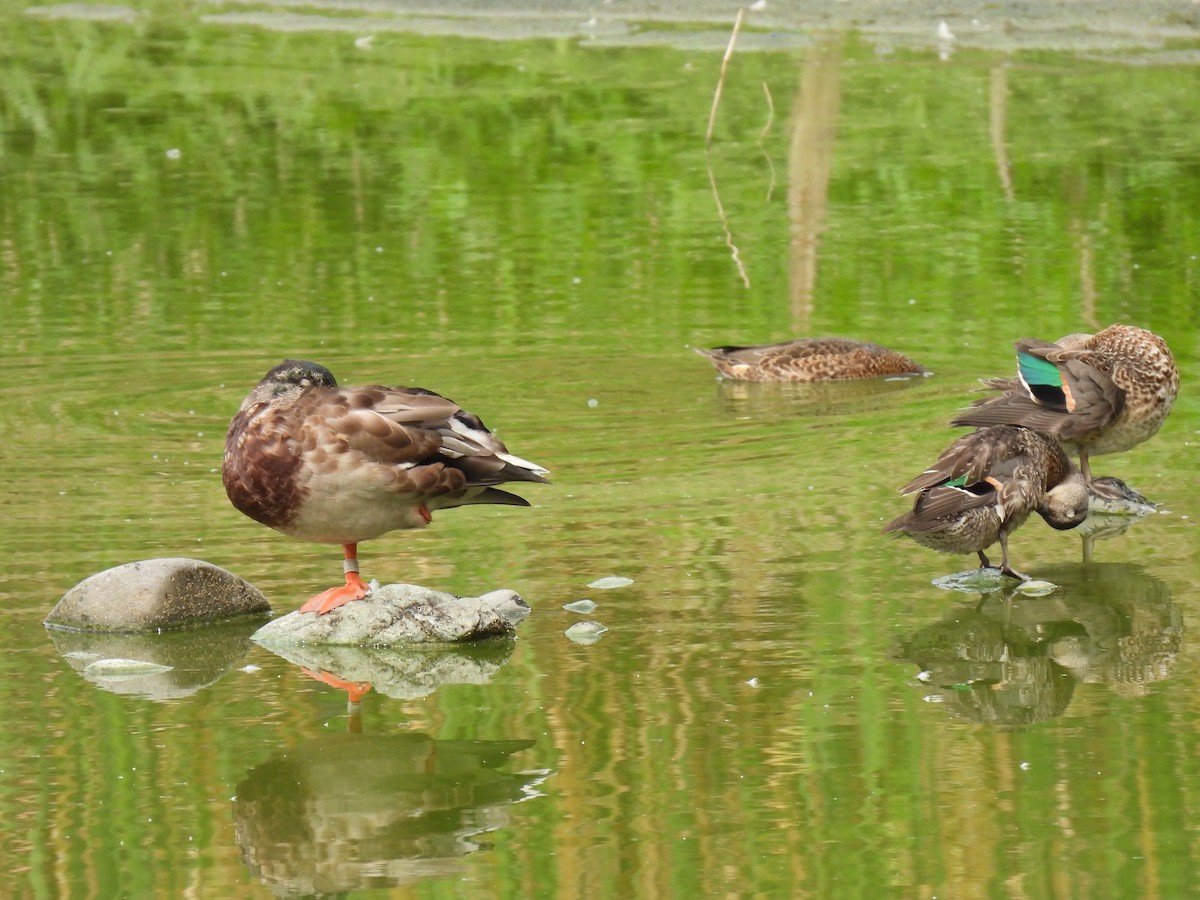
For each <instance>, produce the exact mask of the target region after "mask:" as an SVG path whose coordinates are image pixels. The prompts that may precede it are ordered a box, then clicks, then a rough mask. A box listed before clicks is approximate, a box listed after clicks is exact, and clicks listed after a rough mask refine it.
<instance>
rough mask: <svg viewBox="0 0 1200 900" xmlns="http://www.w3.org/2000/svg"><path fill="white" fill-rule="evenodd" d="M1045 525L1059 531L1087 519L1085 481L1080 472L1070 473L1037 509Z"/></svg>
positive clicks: (1051, 490) (1049, 492) (1053, 488)
mask: <svg viewBox="0 0 1200 900" xmlns="http://www.w3.org/2000/svg"><path fill="white" fill-rule="evenodd" d="M1038 512H1039V513H1041V515H1042V518H1043V519H1045V520H1046V524H1047V525H1049V526H1050V527H1051V528H1057V529H1058V530H1059V531H1065V530H1067V529H1068V528H1074V527H1075V526H1076V525H1079V524H1081V523H1082V522H1083V520H1084V519H1086V518H1087V515H1088V488H1087V480H1086V479H1085V478H1084V477H1083V474H1082V473H1081V472H1078V471H1075V472H1072V473H1071V475H1069V476H1068V477H1067V478H1064V479H1063V480H1062V481H1060V482H1059V483H1058V484H1056V485H1055V486H1054V487H1052V488H1051V489H1050V490H1049V491H1047V492H1046V498H1045V499H1044V500H1043V501H1042V505H1041V508H1040V509H1038Z"/></svg>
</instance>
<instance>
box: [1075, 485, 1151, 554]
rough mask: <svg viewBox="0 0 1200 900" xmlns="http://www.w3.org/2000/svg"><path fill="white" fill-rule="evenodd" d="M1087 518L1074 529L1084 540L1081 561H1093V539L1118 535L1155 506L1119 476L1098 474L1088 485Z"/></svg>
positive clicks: (1105, 539) (1094, 543)
mask: <svg viewBox="0 0 1200 900" xmlns="http://www.w3.org/2000/svg"><path fill="white" fill-rule="evenodd" d="M1089 494H1090V496H1089V497H1088V517H1087V518H1086V519H1085V520H1084V521H1083V522H1082V523H1081V524H1079V525H1078V526H1076V528H1075V533H1076V534H1078V535H1079V537H1080V538H1082V540H1083V561H1084V562H1085V563H1090V562H1091V561H1092V558H1093V555H1094V552H1095V546H1096V541H1107V540H1111V539H1112V538H1115V537H1119V536H1120V535H1122V534H1124V533H1125V532H1126V531H1128V530H1129V528H1130V526H1131V525H1133V524H1134V523H1135V522H1140V521H1141V520H1142V519H1143V518H1145V517H1146V516H1148V515H1150V514H1151V513H1153V512H1154V511H1155V509H1156V508H1157V507H1156V505H1155V504H1154V503H1153V502H1152V501H1150V500H1147V499H1146V498H1145V497H1143V496H1142V495H1141V494H1139V493H1138V492H1137V491H1135V490H1133V489H1132V488H1131V487H1129V485H1127V484H1126V483H1125V482H1123V481H1122V480H1121V479H1119V478H1113V477H1112V476H1111V475H1101V476H1099V477H1098V478H1094V479H1092V482H1091V484H1090V485H1089Z"/></svg>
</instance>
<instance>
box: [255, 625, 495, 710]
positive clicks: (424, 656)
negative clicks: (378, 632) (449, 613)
mask: <svg viewBox="0 0 1200 900" xmlns="http://www.w3.org/2000/svg"><path fill="white" fill-rule="evenodd" d="M255 640H257V636H256V637H255ZM267 649H268V650H270V651H271V652H273V653H277V654H278V655H279V656H282V657H283V658H284V659H286V660H287V661H288V662H290V663H293V664H295V665H297V666H301V667H303V668H305V669H311V670H313V671H314V672H328V673H330V674H331V675H334V676H336V677H337V678H338V679H340V680H342V681H346V682H355V683H359V684H363V683H366V684H370V685H371V686H372V687H374V688H375V690H377V691H379V692H380V693H381V694H386V695H387V696H388V697H392V698H394V699H396V700H410V699H415V698H417V697H425V696H428V695H429V694H432V693H433V692H434V691H436V690H437V689H438V688H439V687H441V686H442V685H443V684H487V683H488V682H489V681H490V680H491V679H492V676H493V675H495V674H496V670H498V669H499V668H500V667H501V666H502V665H504V664H505V663H506V662H507V661H508V658H509V656H511V655H512V651H513V642H512V641H505V640H491V641H478V642H475V643H471V644H449V645H443V646H430V645H415V646H409V647H388V648H384V647H379V648H368V647H323V646H315V645H312V644H298V645H295V646H278V647H273V646H271V645H267Z"/></svg>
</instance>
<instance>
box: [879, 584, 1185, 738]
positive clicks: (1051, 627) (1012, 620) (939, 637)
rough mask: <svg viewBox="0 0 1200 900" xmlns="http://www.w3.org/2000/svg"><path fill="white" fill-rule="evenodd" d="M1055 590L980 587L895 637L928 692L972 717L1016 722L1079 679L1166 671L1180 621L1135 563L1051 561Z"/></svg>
mask: <svg viewBox="0 0 1200 900" xmlns="http://www.w3.org/2000/svg"><path fill="white" fill-rule="evenodd" d="M1046 575H1047V577H1048V578H1049V579H1050V580H1052V581H1054V582H1055V583H1056V584H1058V585H1060V587H1061V590H1059V591H1058V592H1056V593H1054V594H1052V595H1050V596H1046V597H1035V598H1027V597H1023V596H1021V595H1020V594H1018V593H1012V592H998V593H992V594H984V595H981V599H980V602H979V603H978V604H977V605H976V606H975V607H974V608H965V607H958V608H956V609H955V610H953V611H951V612H950V613H949V614H948V615H947V616H946V617H945V618H944V619H943V620H942V621H940V622H937V623H934V624H932V625H929V626H927V627H925V628H923V629H921V630H920V631H918V632H917V633H915V634H914V635H912V636H911V637H910V638H908V639H907V640H906V641H905V642H904V643H903V644H902V646H901V648H900V651H899V654H898V655H899V656H900V657H902V658H904V659H908V660H910V661H911V662H913V663H915V664H916V665H918V666H919V667H920V668H921V670H922V673H923V674H922V676H921V678H922V680H923V681H924V682H926V683H927V684H930V685H933V686H936V687H938V688H942V689H943V690H942V691H941V692H939V693H937V694H935V695H934V699H937V700H940V701H941V702H944V703H945V704H946V705H947V706H948V707H949V708H950V709H951V710H952V711H953V712H954V713H956V714H957V715H961V716H963V717H965V718H968V719H970V720H972V721H976V722H990V723H993V724H1004V725H1018V724H1027V723H1031V722H1037V721H1042V720H1044V719H1047V718H1051V717H1055V716H1059V715H1062V713H1063V712H1064V711H1065V710H1066V707H1067V704H1068V703H1069V702H1070V700H1071V697H1072V695H1073V693H1074V691H1075V686H1076V684H1077V683H1078V682H1080V681H1083V682H1087V683H1094V682H1101V683H1106V684H1111V685H1113V686H1114V687H1116V688H1117V689H1118V690H1119V691H1120V692H1122V693H1130V692H1132V693H1140V692H1143V691H1144V690H1145V686H1146V685H1147V684H1149V683H1151V682H1154V681H1158V680H1160V679H1162V678H1165V677H1166V676H1167V675H1168V673H1169V671H1170V668H1171V665H1172V663H1173V662H1174V659H1175V656H1176V655H1177V654H1178V652H1179V648H1180V644H1181V640H1182V635H1183V624H1182V618H1181V616H1180V612H1179V609H1178V608H1177V607H1176V606H1175V604H1174V603H1172V602H1171V597H1170V592H1169V590H1168V588H1167V586H1166V584H1165V583H1163V582H1162V581H1160V580H1159V579H1157V578H1154V577H1153V576H1151V575H1148V574H1146V573H1145V572H1144V571H1143V570H1142V569H1141V568H1140V567H1137V566H1127V565H1092V566H1084V567H1078V566H1075V567H1065V566H1064V567H1060V568H1058V569H1056V570H1053V571H1050V572H1047V573H1046Z"/></svg>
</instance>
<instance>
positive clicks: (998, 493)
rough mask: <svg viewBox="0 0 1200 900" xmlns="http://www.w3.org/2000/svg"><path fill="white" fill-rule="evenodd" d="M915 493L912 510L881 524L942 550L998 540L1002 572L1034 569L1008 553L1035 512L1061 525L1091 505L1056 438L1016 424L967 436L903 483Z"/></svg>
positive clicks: (976, 548) (984, 561)
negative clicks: (1012, 538) (1014, 562)
mask: <svg viewBox="0 0 1200 900" xmlns="http://www.w3.org/2000/svg"><path fill="white" fill-rule="evenodd" d="M900 492H901V493H902V494H916V495H917V498H916V500H915V502H914V503H913V508H912V510H911V511H909V512H906V513H905V514H904V515H902V516H900V517H899V518H897V519H895V520H893V521H892V522H890V523H889V524H888V525H887V526H886V527H885V528H884V529H883V530H884V532H885V533H887V532H900V533H902V534H907V535H908V536H909V537H911V538H912V539H913V540H914V541H916V542H917V543H918V544H921V545H923V546H925V547H932V548H933V549H934V550H941V551H942V552H944V553H978V554H979V565H980V567H981V568H985V569H986V568H991V565H992V564H991V563H990V562H989V561H988V558H987V555H986V554H985V553H984V552H983V551H984V550H986V549H987V548H988V547H990V546H991V545H992V544H994V543H996V542H997V541H999V542H1000V553H1001V559H1000V571H1001V573H1003V574H1005V575H1009V576H1011V577H1013V578H1019V579H1021V580H1022V581H1026V580H1028V578H1029V576H1028V575H1024V574H1023V573H1021V572H1018V571H1017V570H1016V569H1014V568H1013V567H1012V566H1011V565H1010V564H1009V560H1008V536H1009V535H1010V534H1011V533H1012V532H1013V531H1015V530H1016V529H1017V528H1019V527H1020V526H1021V525H1022V523H1024V521H1025V520H1026V519H1027V518H1028V517H1029V514H1030V513H1031V512H1037V513H1038V514H1039V515H1041V516H1042V518H1044V519H1045V520H1046V522H1047V523H1048V524H1050V525H1051V526H1053V527H1054V528H1057V529H1067V528H1074V527H1075V526H1076V525H1078V524H1079V523H1080V522H1082V521H1083V520H1084V519H1085V518H1087V511H1088V491H1087V483H1086V482H1085V481H1084V479H1083V476H1082V475H1081V474H1080V472H1079V470H1078V469H1076V468H1075V466H1074V465H1073V464H1072V463H1071V460H1070V459H1069V458H1068V457H1067V455H1066V453H1064V452H1063V449H1062V447H1060V446H1059V445H1058V443H1057V442H1055V441H1054V440H1052V439H1050V438H1048V437H1046V436H1045V435H1042V434H1039V433H1038V432H1036V431H1032V430H1030V429H1028V428H1021V427H1019V426H1016V425H992V426H989V427H986V428H980V429H979V430H978V431H973V432H971V433H970V434H966V435H963V436H962V437H960V438H959V439H958V440H956V441H955V442H954V443H953V444H951V445H950V446H949V447H948V448H947V449H946V450H945V451H944V452H943V453H942V455H941V456H939V457H938V459H937V462H935V463H934V464H933V465H932V466H931V467H930V468H928V469H926V470H925V471H924V472H922V473H921V474H920V475H918V476H917V477H916V478H914V479H913V480H912V481H910V482H909V483H908V484H906V485H905V486H904V487H903V488H901V489H900Z"/></svg>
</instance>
